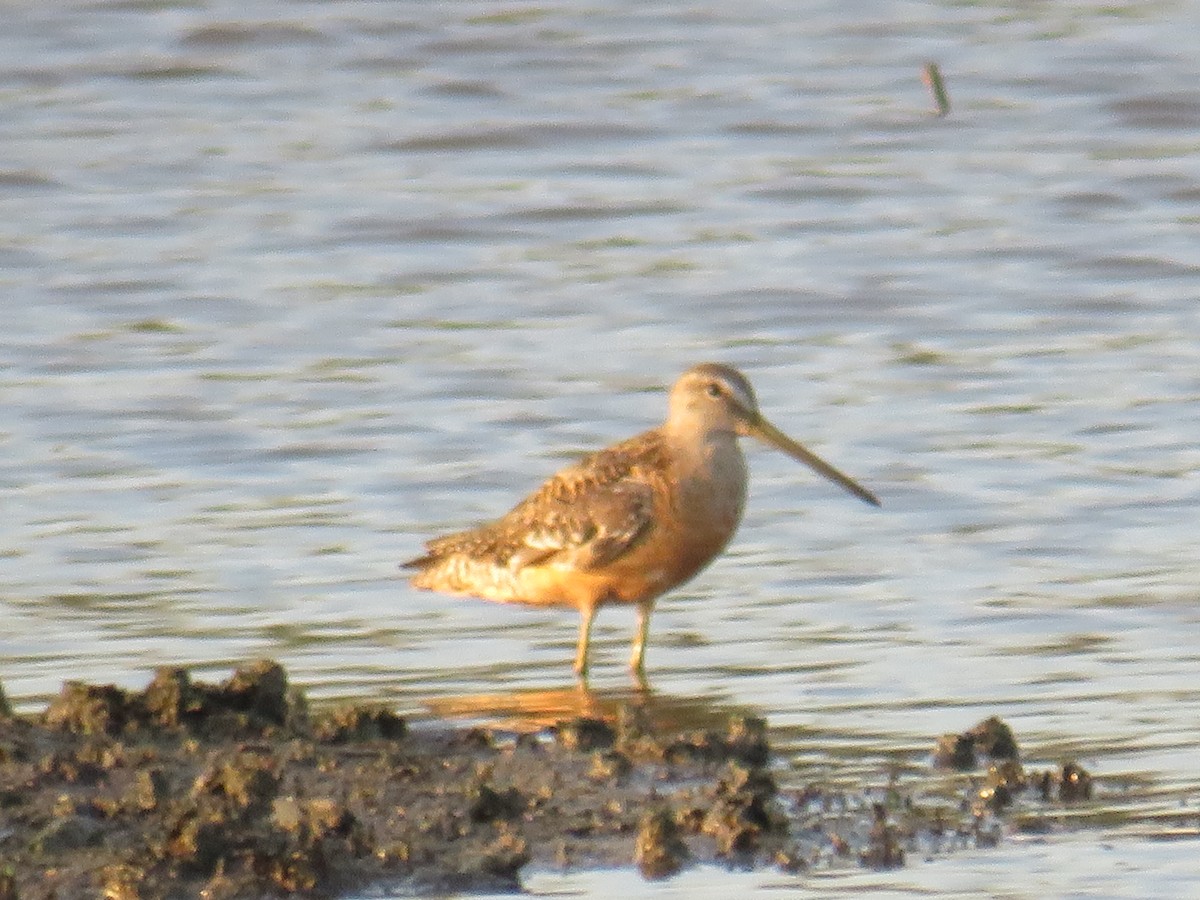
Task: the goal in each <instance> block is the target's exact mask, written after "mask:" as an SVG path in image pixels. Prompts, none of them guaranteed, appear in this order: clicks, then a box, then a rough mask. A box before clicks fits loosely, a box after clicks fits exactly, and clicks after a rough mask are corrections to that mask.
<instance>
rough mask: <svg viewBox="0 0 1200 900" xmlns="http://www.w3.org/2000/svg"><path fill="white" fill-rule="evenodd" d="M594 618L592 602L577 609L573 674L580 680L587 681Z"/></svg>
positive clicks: (594, 612)
mask: <svg viewBox="0 0 1200 900" xmlns="http://www.w3.org/2000/svg"><path fill="white" fill-rule="evenodd" d="M595 618H596V607H595V605H594V604H589V605H587V606H582V607H580V609H579V643H578V644H576V645H575V674H576V675H578V676H579V680H580V681H584V682H586V681H587V673H588V644H589V643H590V641H591V639H592V620H593V619H595Z"/></svg>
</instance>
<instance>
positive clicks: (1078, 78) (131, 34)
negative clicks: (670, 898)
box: [0, 0, 1200, 897]
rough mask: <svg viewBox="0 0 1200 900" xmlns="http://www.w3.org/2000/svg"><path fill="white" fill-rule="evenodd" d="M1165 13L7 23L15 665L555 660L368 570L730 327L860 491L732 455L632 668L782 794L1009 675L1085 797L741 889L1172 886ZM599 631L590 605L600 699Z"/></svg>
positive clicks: (755, 13) (1176, 187)
mask: <svg viewBox="0 0 1200 900" xmlns="http://www.w3.org/2000/svg"><path fill="white" fill-rule="evenodd" d="M1198 25H1200V4H1198V3H1196V2H1191V0H1189V2H1162V3H1125V4H1121V3H1117V4H1113V3H1097V2H1073V3H1056V4H1034V5H1028V4H1017V5H1013V4H1007V3H988V2H981V3H969V4H965V3H935V2H929V3H918V2H894V3H887V2H869V3H865V4H858V5H856V6H855V7H854V8H853V9H851V8H849V7H846V6H845V5H844V4H839V3H812V4H804V5H803V7H801V8H791V7H788V8H785V7H783V6H781V5H779V4H775V3H766V2H753V0H752V2H746V3H739V4H736V5H734V6H729V5H728V4H717V3H702V2H700V3H690V4H673V3H619V2H603V3H599V4H595V3H593V4H589V5H587V6H584V7H579V6H577V5H575V4H516V3H491V2H489V3H483V2H479V3H474V2H460V3H439V4H430V3H422V2H411V3H409V2H401V3H387V4H380V3H373V2H355V0H350V2H344V3H337V4H325V3H313V2H289V3H279V2H265V3H261V4H258V5H256V6H254V7H253V8H247V7H244V6H242V5H235V4H228V3H221V2H148V3H143V2H74V3H60V4H51V5H48V6H37V5H28V4H21V5H17V6H15V7H12V8H10V9H9V10H8V12H7V14H6V26H5V28H4V29H3V33H0V113H2V114H0V287H2V289H3V291H4V294H5V297H6V302H5V310H6V315H5V327H4V329H3V332H2V334H0V448H2V451H3V452H2V453H0V503H2V505H3V509H4V512H5V515H4V517H3V525H2V526H0V560H2V562H0V616H2V617H3V622H4V628H3V633H2V634H0V679H2V681H3V684H4V687H5V690H6V691H7V692H8V693H9V695H10V696H12V697H13V698H14V699H15V701H16V702H17V704H18V705H19V706H20V707H22V708H24V709H36V708H38V707H39V706H40V705H41V704H43V703H44V702H45V700H46V698H47V697H49V696H51V695H53V694H54V693H56V692H57V690H58V687H59V685H60V683H61V681H62V679H63V678H64V677H79V678H86V679H91V680H96V681H102V682H108V681H116V682H118V683H121V684H126V685H130V686H139V687H140V686H142V685H144V684H145V683H146V681H148V679H149V677H150V674H149V673H150V672H151V671H152V669H153V668H154V667H155V666H156V665H160V664H163V663H179V662H182V663H187V664H191V665H194V666H195V667H196V668H197V669H198V670H200V672H201V673H210V674H213V675H214V676H215V675H221V676H224V675H225V674H226V673H227V671H228V669H229V668H230V667H231V666H232V665H233V664H234V663H235V662H237V661H240V660H243V659H245V658H247V657H252V656H260V655H269V656H273V657H277V658H278V659H280V660H281V661H282V662H283V663H284V664H285V665H286V666H287V667H288V670H289V672H290V673H291V674H292V677H293V678H294V679H295V680H296V681H297V682H299V683H300V684H302V685H303V686H304V687H305V688H306V689H307V690H308V692H309V693H310V695H312V696H313V697H315V698H318V699H334V698H340V697H355V698H362V697H379V698H384V699H387V700H389V701H391V702H393V703H395V704H396V705H397V706H398V707H400V708H401V709H402V710H404V711H405V712H407V713H410V714H412V715H415V716H425V715H431V714H432V713H431V712H430V710H431V708H436V707H437V706H438V704H439V703H441V704H446V703H453V702H454V701H455V700H456V699H458V700H461V699H462V698H470V697H477V696H478V695H480V694H489V695H494V696H499V697H501V698H508V701H509V703H510V704H511V702H514V701H520V700H521V699H522V698H528V696H529V695H530V694H531V693H532V694H534V695H536V694H538V693H539V692H541V693H546V692H550V693H551V694H552V693H553V692H555V691H561V690H562V689H565V688H568V687H569V686H570V678H569V659H570V656H571V652H572V647H573V643H574V639H575V627H576V622H575V618H574V616H573V614H569V613H553V612H535V611H526V610H515V609H508V608H503V607H494V606H490V605H487V604H484V603H475V602H470V601H462V600H454V599H450V598H445V597H441V596H438V595H434V594H424V593H418V592H414V591H412V590H410V589H409V588H408V587H407V586H406V585H405V584H404V583H403V581H402V580H401V579H400V578H399V577H398V574H399V573H398V572H397V569H396V564H397V562H399V561H400V560H402V559H404V558H407V557H408V556H410V555H412V554H414V553H416V552H417V551H418V550H419V548H420V544H421V542H422V540H424V539H425V538H426V537H428V536H431V535H433V534H436V533H437V532H439V531H441V530H443V529H450V528H460V527H466V526H468V525H470V524H473V523H475V522H477V521H480V520H482V519H485V518H487V517H490V516H493V515H496V514H498V513H500V512H502V511H503V510H505V509H507V508H508V506H510V505H511V504H512V503H513V502H515V500H517V499H518V498H519V497H520V496H521V495H522V494H523V493H524V492H525V491H527V490H529V489H530V488H532V487H534V486H535V485H536V483H537V482H538V481H539V480H540V479H541V478H543V477H544V476H546V475H548V474H549V473H551V472H552V471H554V470H555V469H556V468H557V467H559V466H561V465H562V464H563V463H564V462H565V461H567V460H569V459H571V458H572V457H573V456H574V455H575V454H577V453H578V452H581V451H584V450H587V449H594V448H596V447H599V446H602V445H603V444H605V443H607V442H610V441H612V440H615V439H617V438H620V437H624V436H626V435H628V434H632V433H634V432H636V431H638V430H641V429H643V428H646V427H649V426H651V425H653V424H655V423H656V422H657V421H658V420H659V419H660V418H661V416H662V414H663V410H664V402H665V394H664V390H665V387H666V386H667V385H668V384H669V383H670V381H671V380H672V379H673V378H674V377H675V376H676V375H677V374H678V373H679V372H680V371H681V370H683V369H684V368H687V367H688V366H689V365H691V364H693V363H695V362H698V361H702V360H707V359H713V360H719V361H724V362H729V363H733V364H735V365H738V366H739V367H741V368H743V369H744V370H745V371H746V372H747V374H748V375H749V376H750V378H751V379H752V381H753V382H754V384H755V385H756V387H757V389H758V392H759V395H760V400H761V402H762V406H763V408H764V410H765V411H766V412H767V413H768V414H769V415H770V416H771V418H772V419H773V420H774V421H776V422H777V423H778V424H779V425H780V426H782V427H784V428H785V430H787V431H789V432H790V433H792V434H794V435H795V436H796V437H798V438H800V439H801V440H804V441H806V442H807V443H809V444H810V445H811V446H812V447H813V448H814V449H815V450H817V451H818V452H820V453H821V454H822V455H824V456H825V457H826V458H828V459H830V460H831V461H833V462H835V463H836V464H838V465H839V466H841V467H842V468H844V469H846V470H847V471H849V472H851V473H852V474H854V475H855V476H856V477H858V478H860V479H862V480H863V481H864V482H865V483H867V484H869V485H870V486H871V487H872V488H874V489H875V490H876V491H877V492H878V493H879V494H880V495H881V497H882V498H883V500H884V507H883V509H882V510H879V511H876V510H871V509H868V508H867V507H865V506H862V505H861V504H858V503H856V502H854V501H853V500H851V499H848V498H847V497H845V496H843V495H841V494H840V493H839V492H838V491H837V490H836V489H834V488H833V487H831V486H829V485H827V484H823V483H819V482H818V481H816V480H815V479H814V478H813V477H812V476H811V475H810V474H809V473H807V472H806V471H805V470H803V469H801V468H799V467H797V466H796V465H795V464H794V463H792V462H791V461H789V460H788V459H786V458H785V457H782V456H780V455H778V454H775V453H773V452H771V451H769V450H766V449H757V448H751V449H750V451H749V452H750V453H751V457H752V458H751V467H752V470H753V486H752V494H751V498H750V502H749V505H748V510H747V515H746V520H745V523H744V525H743V527H742V529H741V532H740V533H739V535H738V537H737V539H736V540H735V542H734V543H733V545H732V547H731V548H730V550H729V552H728V553H727V554H726V555H725V556H724V557H723V558H722V559H721V560H720V561H718V562H717V563H716V564H715V565H714V566H713V567H712V568H711V569H710V570H709V571H708V572H706V573H705V574H704V575H703V576H702V577H700V578H698V579H697V580H695V581H694V582H693V583H691V584H690V585H687V586H686V587H684V588H682V589H680V590H678V591H676V592H674V593H673V594H671V595H670V596H668V597H667V598H665V599H664V600H663V601H662V603H661V604H660V606H659V610H658V612H657V614H656V616H655V619H654V623H653V635H652V640H653V643H652V646H651V651H650V655H649V657H648V663H649V666H650V669H651V677H652V682H653V684H654V687H655V689H656V690H657V691H658V692H659V693H660V694H661V695H663V696H664V697H665V698H667V699H668V700H671V701H673V702H677V703H681V704H685V705H699V706H700V707H706V706H707V707H709V708H713V709H716V710H718V711H719V710H724V709H726V708H736V709H739V710H742V709H746V710H751V711H756V712H758V713H759V714H762V715H765V716H767V717H768V719H769V720H770V722H771V724H772V726H773V729H774V735H775V739H776V742H777V744H778V745H779V746H780V747H781V748H782V749H783V751H784V753H785V756H786V757H787V758H788V759H789V760H791V761H792V763H793V768H792V770H791V773H790V775H789V777H792V778H794V779H795V781H796V782H797V783H802V782H803V781H804V780H806V779H825V780H829V781H832V782H837V783H846V784H853V783H858V784H862V783H864V782H865V783H870V782H872V781H873V780H874V781H876V782H882V781H883V780H884V779H886V777H887V774H886V773H887V771H888V769H889V766H891V765H893V764H894V763H895V761H896V760H897V759H901V760H907V761H920V760H922V759H923V758H924V753H925V752H926V751H927V749H928V748H929V746H930V744H931V741H932V739H933V737H934V736H936V735H937V734H939V733H942V732H947V731H961V730H963V729H964V728H966V727H969V726H970V725H972V724H973V723H974V722H975V721H977V720H978V719H980V718H983V717H985V716H987V715H992V714H998V715H1001V716H1003V717H1004V718H1005V719H1006V720H1008V721H1009V722H1010V723H1011V724H1012V726H1013V727H1014V729H1015V730H1016V732H1017V735H1018V738H1019V739H1020V740H1021V741H1022V745H1023V747H1024V748H1025V751H1026V755H1027V758H1028V760H1029V761H1030V762H1031V763H1034V764H1044V765H1053V764H1056V763H1058V762H1061V761H1062V760H1063V759H1065V758H1068V757H1076V758H1079V759H1080V761H1081V762H1082V763H1083V764H1084V765H1085V766H1087V767H1088V768H1089V769H1091V770H1092V771H1094V772H1095V773H1096V774H1097V775H1098V776H1100V778H1101V781H1100V787H1099V797H1098V800H1097V801H1096V803H1095V804H1094V806H1093V807H1091V811H1092V812H1095V813H1097V814H1098V813H1110V814H1111V815H1107V816H1099V815H1097V819H1103V822H1104V823H1105V824H1099V823H1094V824H1092V825H1090V826H1088V827H1087V828H1085V830H1084V831H1083V832H1081V833H1078V834H1077V833H1074V832H1073V831H1071V830H1070V829H1067V830H1066V831H1064V832H1062V833H1060V834H1053V835H1050V836H1048V837H1046V838H1044V840H1039V841H1030V840H1024V839H1020V838H1019V837H1014V838H1013V839H1012V841H1011V842H1010V843H1007V844H1005V845H1004V846H1003V847H1002V848H1001V849H1000V850H997V851H989V852H981V853H979V854H964V855H962V856H961V857H958V858H950V859H940V860H938V861H937V862H936V863H930V864H923V863H921V862H920V861H914V863H913V865H911V866H910V867H909V868H908V869H906V870H904V871H903V872H900V873H887V874H879V875H876V874H866V873H855V872H849V873H847V872H841V873H835V874H831V875H829V876H824V877H822V878H820V879H818V880H817V881H815V882H813V881H804V880H802V881H800V882H793V881H788V880H786V879H783V880H781V878H774V877H772V876H770V875H761V876H760V875H755V876H745V877H744V878H743V880H741V881H737V885H738V886H739V887H738V889H739V890H747V891H751V892H753V893H755V894H759V895H762V896H770V895H773V894H775V893H777V892H778V891H779V890H781V889H782V890H786V891H789V892H792V891H798V892H802V891H808V890H812V891H815V892H817V893H819V894H820V895H823V896H828V895H831V894H833V895H836V894H838V893H842V892H845V893H859V892H870V893H872V894H876V893H878V894H879V895H881V896H884V895H887V894H886V892H893V893H895V894H896V895H912V894H917V893H921V894H926V895H936V896H952V895H955V894H966V893H974V892H977V891H979V890H984V889H986V888H987V886H988V885H994V884H1000V883H1003V884H1006V885H1009V886H1011V891H1012V895H1013V896H1047V895H1075V896H1079V895H1086V896H1113V897H1124V896H1135V895H1136V896H1143V895H1145V893H1147V892H1148V893H1152V894H1153V893H1157V894H1159V895H1162V896H1169V895H1176V896H1182V895H1185V894H1189V893H1197V892H1198V891H1200V869H1198V868H1197V867H1196V866H1195V864H1194V862H1191V861H1193V860H1194V858H1195V843H1194V841H1195V837H1196V835H1197V834H1198V833H1200V806H1197V802H1198V801H1197V796H1198V791H1200V779H1198V778H1197V776H1196V769H1195V752H1196V746H1197V743H1198V740H1200V726H1198V725H1197V723H1198V722H1200V715H1198V713H1200V688H1197V686H1196V677H1195V673H1196V668H1197V660H1198V657H1200V652H1198V651H1197V649H1196V648H1197V646H1198V642H1197V633H1198V631H1200V611H1198V609H1197V605H1196V541H1195V538H1194V534H1195V533H1194V532H1193V531H1192V527H1193V525H1194V520H1195V510H1196V507H1197V499H1198V485H1197V478H1196V471H1197V467H1198V464H1200V451H1198V450H1197V446H1196V438H1195V434H1196V430H1195V422H1196V403H1197V400H1198V399H1200V313H1198V307H1197V305H1196V302H1195V298H1196V296H1197V290H1198V288H1200V242H1197V241H1196V226H1197V223H1198V222H1200V155H1198V152H1200V138H1198V135H1200V127H1198V126H1200V89H1198V88H1197V85H1198V84H1200V57H1197V55H1196V54H1195V53H1194V52H1193V48H1192V47H1191V46H1190V44H1189V42H1188V41H1186V40H1183V39H1182V35H1184V34H1189V33H1193V32H1195V30H1196V28H1197V26H1198ZM929 59H934V60H937V61H938V62H939V63H940V65H941V68H942V71H943V73H944V75H945V77H946V80H947V85H948V88H949V91H950V97H951V103H952V113H951V115H950V116H949V117H947V118H944V119H939V118H936V117H934V116H933V115H931V112H930V110H931V108H932V101H931V100H930V98H929V97H928V95H927V93H926V91H925V89H924V87H923V86H922V85H921V81H920V70H921V66H922V64H923V63H924V62H925V61H926V60H929ZM632 629H633V617H632V615H631V614H629V613H628V612H624V611H621V610H609V611H606V612H604V613H603V614H602V615H601V617H600V618H599V620H598V623H597V631H596V640H595V666H596V678H595V680H594V685H593V686H594V687H595V689H596V690H597V692H598V693H599V695H600V696H601V698H602V699H603V698H604V697H605V696H610V695H612V694H614V693H616V694H620V692H622V691H625V690H626V689H627V687H628V679H627V676H626V675H625V672H624V670H623V665H624V660H625V658H626V654H627V647H628V641H629V638H630V637H631V633H632ZM1085 824H1086V823H1085ZM1164 835H1167V836H1170V837H1172V838H1173V839H1172V840H1170V841H1156V840H1154V838H1156V837H1163V836H1164ZM1106 861H1107V862H1106ZM614 877H616V876H614ZM710 877H712V873H703V872H702V873H697V874H694V875H691V876H684V878H683V879H681V880H680V881H679V882H678V883H676V884H675V885H673V886H670V885H669V886H668V887H665V888H652V887H648V886H642V885H641V884H640V882H637V881H634V882H632V883H630V884H623V885H622V889H623V890H627V892H628V893H629V894H630V895H631V896H637V895H640V894H646V895H650V894H653V895H655V896H658V895H660V894H663V893H670V892H671V891H675V892H677V893H680V894H681V895H688V896H696V895H697V894H696V891H697V890H698V889H699V888H698V887H697V885H698V884H699V883H700V882H701V881H703V880H704V879H706V878H710ZM729 877H731V878H733V877H734V876H729ZM738 877H741V876H738ZM688 879H690V880H688ZM712 883H714V884H716V883H721V884H724V882H721V880H720V879H717V880H716V881H714V882H712ZM539 885H541V886H542V887H540V888H539ZM531 886H532V887H533V888H534V889H535V890H541V889H544V890H554V891H557V890H567V891H571V892H579V893H583V894H597V895H598V894H600V893H603V892H604V891H605V890H607V888H604V887H601V886H600V883H599V882H596V881H594V880H592V879H591V876H590V875H588V874H587V873H574V874H572V873H568V874H566V875H563V874H561V873H559V874H556V873H543V874H541V875H538V876H536V877H535V878H534V879H533V880H532V881H531ZM1139 886H1140V889H1137V888H1138V887H1139ZM722 889H724V888H722Z"/></svg>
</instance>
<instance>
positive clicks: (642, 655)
mask: <svg viewBox="0 0 1200 900" xmlns="http://www.w3.org/2000/svg"><path fill="white" fill-rule="evenodd" d="M652 609H654V607H653V606H652V605H651V604H649V603H639V604H638V624H637V635H636V636H635V637H634V639H633V656H631V657H630V658H629V670H630V671H631V672H633V674H634V677H635V678H637V680H638V681H642V682H644V681H645V680H646V640H647V638H649V636H650V611H651V610H652Z"/></svg>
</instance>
